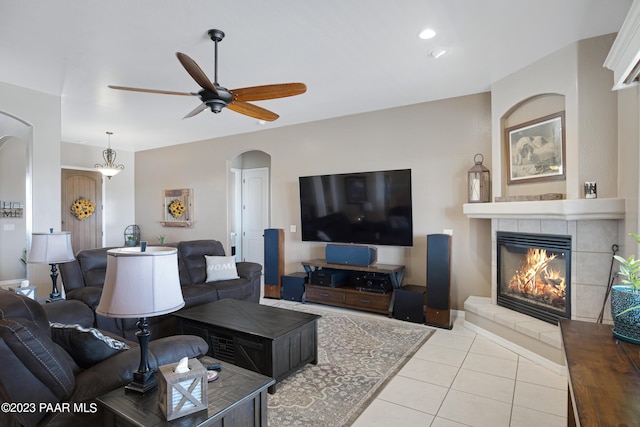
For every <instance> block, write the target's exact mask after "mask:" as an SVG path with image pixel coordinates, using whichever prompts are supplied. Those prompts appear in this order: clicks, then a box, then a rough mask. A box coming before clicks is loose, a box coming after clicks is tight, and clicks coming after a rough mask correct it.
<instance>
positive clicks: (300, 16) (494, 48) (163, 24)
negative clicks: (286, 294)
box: [0, 0, 632, 151]
mask: <svg viewBox="0 0 640 427" xmlns="http://www.w3.org/2000/svg"><path fill="white" fill-rule="evenodd" d="M631 3H632V1H631V0H615V1H611V0H563V1H557V0H518V1H514V0H482V1H478V0H396V1H394V2H393V3H391V2H383V1H375V2H374V1H371V0H323V1H315V2H311V1H302V0H241V1H238V0H236V1H231V0H227V1H222V0H189V1H175V0H135V1H131V0H110V1H99V0H57V1H51V0H30V1H28V2H21V1H13V0H0V16H2V24H0V82H5V83H9V84H12V85H16V86H22V87H26V88H30V89H33V90H36V91H41V92H45V93H49V94H54V95H60V96H61V100H62V101H61V102H62V140H63V141H66V142H73V143H82V144H90V145H97V146H104V145H105V144H106V142H107V136H106V134H105V132H106V131H112V132H114V134H113V136H112V139H111V144H112V146H113V147H114V148H119V149H124V150H129V151H139V150H146V149H151V148H156V147H161V146H167V145H174V144H180V143H185V142H191V141H197V140H203V139H210V138H216V137H222V136H226V135H233V134H240V133H247V132H255V131H261V130H264V129H269V128H274V127H279V126H288V125H293V124H297V123H304V122H310V121H316V120H322V119H328V118H332V117H339V116H344V115H350V114H357V113H362V112H367V111H373V110H381V109H385V108H391V107H397V106H403V105H410V104H416V103H420V102H425V101H432V100H437V99H443V98H450V97H455V96H460V95H467V94H473V93H479V92H485V91H488V90H489V88H490V85H491V83H492V82H494V81H496V80H498V79H500V78H502V77H504V76H506V75H508V74H510V73H512V72H514V71H516V70H518V69H520V68H522V67H524V66H526V65H528V64H530V63H531V62H533V61H535V60H537V59H539V58H542V57H544V56H545V55H547V54H549V53H551V52H553V51H556V50H558V49H560V48H562V47H564V46H566V45H568V44H570V43H573V42H575V41H577V40H580V39H584V38H589V37H594V36H598V35H601V34H607V33H613V32H617V31H618V30H619V29H620V27H621V25H622V22H623V20H624V17H625V16H626V14H627V12H628V10H629V8H630V6H631ZM426 27H431V28H433V29H434V30H435V31H436V32H437V35H436V37H435V38H433V39H431V40H422V39H420V38H418V33H419V32H420V31H421V30H423V29H424V28H426ZM213 28H216V29H220V30H222V31H224V32H225V33H226V37H225V38H224V40H223V41H222V42H221V43H220V44H219V48H218V81H219V83H220V84H221V85H222V86H224V87H227V88H229V89H235V88H241V87H247V86H256V85H263V84H272V83H285V82H304V83H305V84H306V85H307V92H306V93H305V94H303V95H298V96H295V97H291V98H282V99H276V100H269V101H257V102H255V104H256V105H259V106H261V107H264V108H267V109H269V110H272V111H274V112H276V113H278V114H279V115H280V118H279V119H278V120H276V121H275V122H270V123H267V124H265V125H259V124H257V121H256V120H255V119H253V118H251V117H247V116H244V115H241V114H238V113H235V112H233V111H231V110H228V109H225V110H223V111H222V112H221V113H220V114H213V113H212V112H211V111H209V110H207V111H204V112H203V113H201V114H199V115H197V116H195V117H192V118H188V119H182V117H184V116H185V115H186V114H187V113H188V112H190V111H191V110H193V109H194V108H195V107H196V106H198V104H199V103H200V101H199V99H198V98H196V97H186V96H170V95H158V94H145V93H135V92H123V91H116V90H113V89H109V88H108V87H107V85H110V84H111V85H121V86H134V87H141V88H151V89H164V90H171V91H179V92H197V91H198V90H199V87H198V86H197V85H196V83H195V82H194V81H193V79H192V78H191V77H190V76H189V75H188V74H187V72H186V71H185V69H184V68H183V67H182V66H181V65H180V63H179V62H178V60H177V58H176V55H175V53H176V52H183V53H186V54H187V55H189V56H190V57H191V58H193V59H194V60H195V61H196V62H197V63H198V64H199V65H200V67H201V68H202V69H203V70H204V71H205V72H206V73H207V74H208V76H209V77H210V79H211V80H213V56H214V54H213V53H214V44H213V42H212V41H211V40H210V39H209V37H208V35H207V31H208V30H209V29H213ZM436 48H446V49H448V53H447V54H446V55H444V56H442V57H440V58H439V59H434V58H433V57H431V56H429V53H430V52H431V51H432V50H434V49H436ZM612 83H613V82H612Z"/></svg>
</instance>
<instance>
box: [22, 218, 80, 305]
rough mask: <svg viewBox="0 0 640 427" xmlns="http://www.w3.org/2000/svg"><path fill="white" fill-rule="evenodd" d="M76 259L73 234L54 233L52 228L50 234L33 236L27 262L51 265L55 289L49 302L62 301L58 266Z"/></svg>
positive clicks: (35, 234) (64, 232)
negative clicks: (72, 239) (59, 289)
mask: <svg viewBox="0 0 640 427" xmlns="http://www.w3.org/2000/svg"><path fill="white" fill-rule="evenodd" d="M74 259H75V257H74V256H73V249H72V248H71V233H69V232H67V231H61V232H58V233H54V232H53V228H50V229H49V232H48V233H33V234H32V235H31V250H30V251H29V256H28V257H27V262H29V263H33V264H49V265H51V281H52V282H53V287H52V289H51V294H50V295H49V298H48V299H47V301H49V302H54V301H59V300H61V299H62V296H61V295H60V292H59V291H58V267H57V264H61V263H63V262H71V261H73V260H74Z"/></svg>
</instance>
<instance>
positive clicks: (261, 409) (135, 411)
mask: <svg viewBox="0 0 640 427" xmlns="http://www.w3.org/2000/svg"><path fill="white" fill-rule="evenodd" d="M221 365H222V370H221V371H220V373H219V376H218V379H216V380H215V381H212V382H210V383H209V384H208V386H207V397H208V401H207V402H208V406H207V409H206V410H204V409H203V410H202V411H199V412H195V413H193V414H189V415H185V416H184V417H180V418H176V419H175V420H173V421H167V418H166V417H165V415H164V414H163V413H162V410H161V409H160V406H159V405H158V399H159V397H158V389H155V390H154V391H152V392H149V393H146V394H144V395H143V394H138V393H132V392H129V391H126V390H125V389H124V387H120V388H118V389H116V390H113V391H111V392H109V393H107V394H104V395H102V396H100V397H98V398H97V399H96V400H97V401H98V403H99V404H100V405H102V407H103V408H104V410H105V418H104V421H105V423H104V425H105V426H137V427H150V426H184V427H196V426H198V427H204V426H221V425H225V426H226V425H235V426H247V427H266V425H267V421H268V418H267V415H268V414H267V388H268V387H269V386H270V385H272V384H273V382H274V380H273V378H269V377H266V376H264V375H261V374H258V373H256V372H252V371H249V370H247V369H243V368H240V367H238V366H234V365H231V364H228V363H225V362H221Z"/></svg>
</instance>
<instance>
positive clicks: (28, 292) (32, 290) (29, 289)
mask: <svg viewBox="0 0 640 427" xmlns="http://www.w3.org/2000/svg"><path fill="white" fill-rule="evenodd" d="M10 289H11V290H12V291H13V292H15V293H16V294H20V295H24V296H25V297H28V298H31V299H36V292H37V291H38V287H37V286H24V287H17V288H10Z"/></svg>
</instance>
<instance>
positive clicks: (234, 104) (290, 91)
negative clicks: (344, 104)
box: [109, 30, 307, 122]
mask: <svg viewBox="0 0 640 427" xmlns="http://www.w3.org/2000/svg"><path fill="white" fill-rule="evenodd" d="M208 34H209V37H210V38H211V40H213V41H214V43H215V58H214V72H215V74H214V81H213V82H211V80H209V78H208V77H207V75H206V74H205V73H204V71H202V68H200V67H199V66H198V64H197V63H196V62H195V61H194V60H193V59H191V58H190V57H189V56H187V55H186V54H184V53H181V52H177V53H176V56H177V57H178V60H179V61H180V63H181V64H182V66H183V67H184V68H185V70H187V73H189V75H190V76H191V77H192V78H193V80H195V81H196V83H198V85H199V86H200V87H201V88H202V90H200V91H199V92H174V91H169V90H156V89H142V88H135V87H126V86H114V85H109V87H110V88H111V89H118V90H129V91H134V92H145V93H158V94H163V95H183V96H197V97H199V98H200V100H201V101H202V104H200V105H198V106H197V107H196V108H194V109H193V110H192V111H191V112H189V113H188V114H187V115H186V116H184V117H183V119H186V118H188V117H193V116H195V115H196V114H199V113H201V112H202V111H204V110H206V109H207V108H210V109H211V111H213V112H214V113H219V112H220V111H222V109H223V108H225V107H226V108H228V109H230V110H232V111H235V112H236V113H240V114H244V115H246V116H250V117H254V118H256V119H259V120H266V121H269V122H271V121H274V120H276V119H277V118H278V117H279V116H278V115H277V114H276V113H274V112H272V111H269V110H267V109H265V108H262V107H259V106H257V105H255V104H251V103H249V102H248V101H263V100H267V99H275V98H285V97H287V96H294V95H300V94H302V93H305V92H306V90H307V86H306V85H305V84H304V83H281V84H272V85H264V86H252V87H245V88H239V89H227V88H225V87H222V86H220V85H219V84H218V42H220V41H222V39H223V38H224V33H223V32H222V31H220V30H209V31H208Z"/></svg>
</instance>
